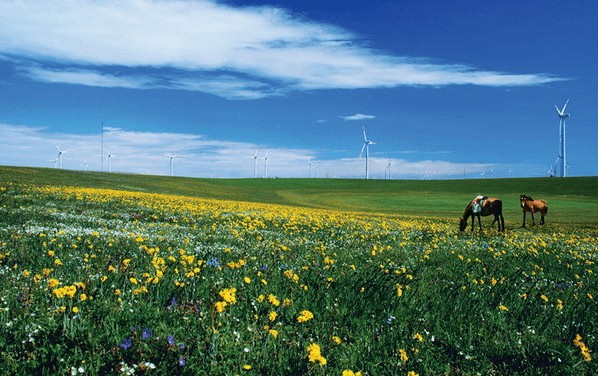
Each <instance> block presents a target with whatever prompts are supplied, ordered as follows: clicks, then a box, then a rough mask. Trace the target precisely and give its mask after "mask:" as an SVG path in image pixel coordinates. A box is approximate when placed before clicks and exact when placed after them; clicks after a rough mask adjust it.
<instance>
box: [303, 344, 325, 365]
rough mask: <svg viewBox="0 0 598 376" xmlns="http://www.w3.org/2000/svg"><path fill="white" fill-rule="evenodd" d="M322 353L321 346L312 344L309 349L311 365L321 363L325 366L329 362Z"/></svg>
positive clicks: (308, 356)
mask: <svg viewBox="0 0 598 376" xmlns="http://www.w3.org/2000/svg"><path fill="white" fill-rule="evenodd" d="M320 351H321V350H320V346H319V345H318V344H317V343H312V344H311V345H309V346H308V347H307V353H308V354H307V359H308V360H309V361H310V362H311V363H320V365H322V366H325V365H326V363H328V362H327V360H326V358H324V357H323V356H322V354H321V352H320Z"/></svg>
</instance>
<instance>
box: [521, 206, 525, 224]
mask: <svg viewBox="0 0 598 376" xmlns="http://www.w3.org/2000/svg"><path fill="white" fill-rule="evenodd" d="M521 227H525V209H524V210H523V224H522V225H521Z"/></svg>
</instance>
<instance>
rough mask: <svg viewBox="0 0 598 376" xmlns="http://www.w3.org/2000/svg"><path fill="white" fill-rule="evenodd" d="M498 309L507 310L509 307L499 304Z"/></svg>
mask: <svg viewBox="0 0 598 376" xmlns="http://www.w3.org/2000/svg"><path fill="white" fill-rule="evenodd" d="M498 309H500V310H501V311H508V310H509V307H507V306H504V305H502V304H501V305H499V306H498Z"/></svg>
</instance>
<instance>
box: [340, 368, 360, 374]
mask: <svg viewBox="0 0 598 376" xmlns="http://www.w3.org/2000/svg"><path fill="white" fill-rule="evenodd" d="M341 375H342V376H361V371H357V372H353V371H351V370H350V369H345V370H343V373H342V374H341Z"/></svg>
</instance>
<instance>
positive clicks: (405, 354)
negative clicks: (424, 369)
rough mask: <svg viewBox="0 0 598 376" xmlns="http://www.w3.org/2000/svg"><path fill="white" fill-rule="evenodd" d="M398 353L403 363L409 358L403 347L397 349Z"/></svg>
mask: <svg viewBox="0 0 598 376" xmlns="http://www.w3.org/2000/svg"><path fill="white" fill-rule="evenodd" d="M399 355H400V356H401V361H402V362H403V363H406V362H407V360H409V356H408V355H407V351H405V350H403V349H399Z"/></svg>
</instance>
